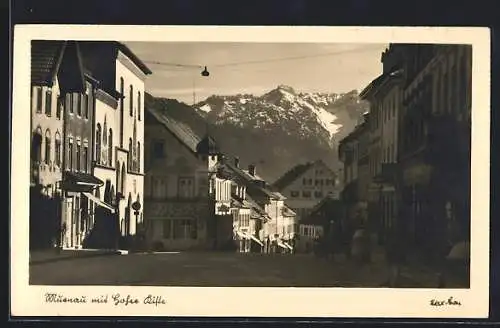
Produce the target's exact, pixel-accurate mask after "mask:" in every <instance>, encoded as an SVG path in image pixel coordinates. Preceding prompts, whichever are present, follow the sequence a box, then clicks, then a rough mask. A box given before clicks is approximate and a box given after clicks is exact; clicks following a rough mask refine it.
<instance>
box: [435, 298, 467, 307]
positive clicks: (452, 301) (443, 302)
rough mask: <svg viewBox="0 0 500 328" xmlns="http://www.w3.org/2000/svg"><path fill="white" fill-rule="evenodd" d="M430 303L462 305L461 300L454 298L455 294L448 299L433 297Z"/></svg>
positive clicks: (436, 304)
mask: <svg viewBox="0 0 500 328" xmlns="http://www.w3.org/2000/svg"><path fill="white" fill-rule="evenodd" d="M430 305H431V306H446V305H454V306H461V305H462V303H460V302H459V301H457V300H455V299H453V296H451V297H449V298H448V299H447V300H436V299H432V300H431V301H430Z"/></svg>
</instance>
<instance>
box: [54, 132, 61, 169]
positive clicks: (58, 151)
mask: <svg viewBox="0 0 500 328" xmlns="http://www.w3.org/2000/svg"><path fill="white" fill-rule="evenodd" d="M54 150H55V155H54V156H55V158H54V161H55V164H56V165H57V166H59V167H61V135H60V134H59V132H56V135H55V149H54Z"/></svg>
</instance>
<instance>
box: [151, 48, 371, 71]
mask: <svg viewBox="0 0 500 328" xmlns="http://www.w3.org/2000/svg"><path fill="white" fill-rule="evenodd" d="M379 47H380V46H379V45H377V49H379ZM373 50H375V47H363V48H361V49H360V48H354V49H348V50H339V51H334V52H325V53H319V54H312V55H302V56H291V57H281V58H269V59H262V60H251V61H240V62H230V63H224V64H212V65H207V66H209V67H218V68H222V67H233V66H240V65H252V64H263V63H271V62H280V61H293V60H302V59H308V58H318V57H328V56H336V55H341V54H346V53H362V52H368V51H373ZM144 62H145V63H146V64H152V65H160V66H170V67H178V68H203V67H204V66H203V65H195V64H180V63H168V62H160V61H144Z"/></svg>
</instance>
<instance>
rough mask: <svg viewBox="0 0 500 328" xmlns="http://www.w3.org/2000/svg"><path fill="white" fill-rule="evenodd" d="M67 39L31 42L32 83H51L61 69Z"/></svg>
mask: <svg viewBox="0 0 500 328" xmlns="http://www.w3.org/2000/svg"><path fill="white" fill-rule="evenodd" d="M65 47H66V41H62V40H33V41H32V42H31V83H33V84H37V85H41V84H43V85H51V84H52V83H53V81H54V78H55V76H56V74H57V70H58V69H59V65H60V63H61V59H62V55H63V53H64V48H65Z"/></svg>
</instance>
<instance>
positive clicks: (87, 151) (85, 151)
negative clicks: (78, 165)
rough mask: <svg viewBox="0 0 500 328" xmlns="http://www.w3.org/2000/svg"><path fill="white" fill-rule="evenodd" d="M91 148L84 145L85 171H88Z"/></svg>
mask: <svg viewBox="0 0 500 328" xmlns="http://www.w3.org/2000/svg"><path fill="white" fill-rule="evenodd" d="M88 156H89V148H88V146H87V145H84V146H83V154H82V157H83V171H84V172H86V173H87V166H88V161H89V158H88Z"/></svg>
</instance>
